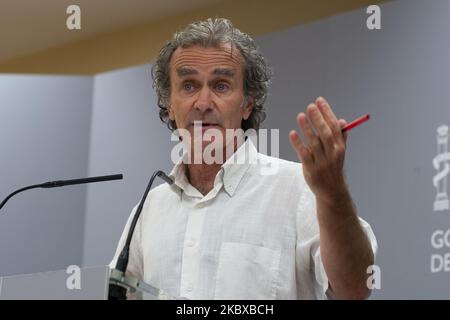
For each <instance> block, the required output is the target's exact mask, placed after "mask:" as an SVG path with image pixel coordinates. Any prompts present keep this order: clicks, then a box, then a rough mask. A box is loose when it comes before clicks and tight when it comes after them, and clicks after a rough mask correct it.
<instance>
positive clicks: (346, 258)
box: [316, 191, 374, 299]
mask: <svg viewBox="0 0 450 320" xmlns="http://www.w3.org/2000/svg"><path fill="white" fill-rule="evenodd" d="M316 201H317V214H318V220H319V227H320V250H321V257H322V261H323V265H324V268H325V271H326V273H327V276H328V279H329V282H330V285H331V289H332V290H333V292H334V294H335V295H336V297H337V298H344V299H347V298H348V299H361V298H366V297H368V296H369V294H370V289H369V288H368V287H367V278H368V274H367V267H368V266H369V265H372V264H373V263H374V256H373V252H372V249H371V245H370V242H369V239H368V238H367V236H366V234H365V232H364V230H363V228H362V226H361V225H360V223H359V219H358V215H357V212H356V209H355V206H354V205H353V202H352V200H351V196H350V194H349V193H348V192H347V191H345V192H343V193H341V194H340V195H339V196H338V197H334V198H333V199H322V198H320V197H318V198H316Z"/></svg>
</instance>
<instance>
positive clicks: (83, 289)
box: [0, 266, 177, 300]
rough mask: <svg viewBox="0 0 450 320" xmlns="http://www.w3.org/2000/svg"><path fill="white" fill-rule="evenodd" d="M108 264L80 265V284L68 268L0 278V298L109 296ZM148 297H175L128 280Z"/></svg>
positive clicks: (104, 297)
mask: <svg viewBox="0 0 450 320" xmlns="http://www.w3.org/2000/svg"><path fill="white" fill-rule="evenodd" d="M110 273H111V271H110V268H109V266H98V267H86V268H81V269H80V273H79V275H80V279H79V280H80V282H79V284H80V285H79V286H76V287H73V286H71V285H70V283H68V282H70V277H71V276H72V275H71V273H67V270H58V271H50V272H42V273H35V274H26V275H16V276H8V277H1V278H0V300H106V299H108V287H109V284H110ZM127 285H128V286H134V287H135V289H136V290H137V292H140V293H141V295H140V296H141V298H142V299H145V300H172V299H173V300H175V299H177V298H175V297H172V296H170V295H168V294H166V293H164V292H163V291H162V290H159V289H158V288H156V287H153V286H151V285H149V284H146V283H144V282H142V281H139V282H136V283H128V284H127Z"/></svg>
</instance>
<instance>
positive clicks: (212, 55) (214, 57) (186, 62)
mask: <svg viewBox="0 0 450 320" xmlns="http://www.w3.org/2000/svg"><path fill="white" fill-rule="evenodd" d="M243 66H244V58H243V57H242V54H241V53H240V51H239V49H237V48H236V47H232V46H231V45H230V44H224V45H221V46H220V47H211V48H204V47H201V46H190V47H185V48H183V47H179V48H177V49H176V50H175V51H174V53H173V54H172V57H171V59H170V69H171V72H175V73H177V71H180V70H184V69H190V68H194V69H196V68H201V69H211V68H214V67H215V68H228V69H233V70H235V72H236V73H240V71H242V70H243ZM178 73H179V72H178Z"/></svg>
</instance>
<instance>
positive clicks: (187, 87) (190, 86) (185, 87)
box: [183, 82, 194, 91]
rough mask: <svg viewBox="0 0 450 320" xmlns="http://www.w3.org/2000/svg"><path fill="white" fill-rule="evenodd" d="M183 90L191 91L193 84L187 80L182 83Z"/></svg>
mask: <svg viewBox="0 0 450 320" xmlns="http://www.w3.org/2000/svg"><path fill="white" fill-rule="evenodd" d="M183 89H184V91H192V90H193V89H194V85H193V84H192V83H190V82H187V83H185V84H184V85H183Z"/></svg>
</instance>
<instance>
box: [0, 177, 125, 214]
mask: <svg viewBox="0 0 450 320" xmlns="http://www.w3.org/2000/svg"><path fill="white" fill-rule="evenodd" d="M122 179H123V175H122V174H113V175H108V176H99V177H91V178H83V179H72V180H58V181H48V182H44V183H41V184H35V185H32V186H28V187H25V188H21V189H19V190H16V191H14V192H13V193H11V194H10V195H9V196H7V197H6V198H5V200H3V201H2V203H1V204H0V210H1V209H2V208H3V206H4V205H5V204H6V202H7V201H8V200H9V199H10V198H11V197H13V196H14V195H16V194H18V193H20V192H22V191H25V190H30V189H35V188H57V187H63V186H68V185H75V184H85V183H92V182H102V181H111V180H122Z"/></svg>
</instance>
